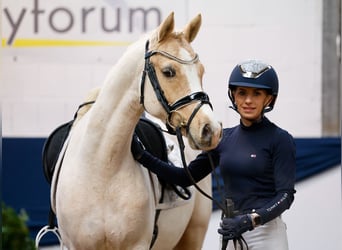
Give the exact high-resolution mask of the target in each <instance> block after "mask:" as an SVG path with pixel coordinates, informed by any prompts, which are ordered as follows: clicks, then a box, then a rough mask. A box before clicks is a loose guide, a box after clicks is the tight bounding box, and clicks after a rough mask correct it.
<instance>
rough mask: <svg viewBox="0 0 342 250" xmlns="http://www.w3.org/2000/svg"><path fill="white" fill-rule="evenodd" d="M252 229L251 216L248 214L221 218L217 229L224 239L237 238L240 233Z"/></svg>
mask: <svg viewBox="0 0 342 250" xmlns="http://www.w3.org/2000/svg"><path fill="white" fill-rule="evenodd" d="M252 229H253V223H252V218H251V216H250V215H248V214H244V215H237V216H235V217H233V218H227V217H225V218H223V219H222V221H221V223H220V228H219V229H218V230H217V231H218V233H219V234H222V236H223V239H224V240H232V239H236V238H239V237H240V236H241V234H243V233H244V232H246V231H248V230H252Z"/></svg>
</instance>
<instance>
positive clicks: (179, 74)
mask: <svg viewBox="0 0 342 250" xmlns="http://www.w3.org/2000/svg"><path fill="white" fill-rule="evenodd" d="M200 26H201V15H200V14H199V15H197V16H196V17H195V18H194V19H193V20H191V21H190V22H189V23H188V24H187V25H186V26H185V27H184V29H183V30H182V31H174V14H173V13H171V14H170V15H169V16H168V17H167V18H166V19H165V20H164V21H163V22H162V23H161V24H160V25H159V27H158V28H157V29H156V30H155V31H154V32H153V33H152V35H151V37H150V39H149V40H148V41H147V42H146V48H145V66H144V71H143V77H142V82H141V98H140V102H141V104H142V105H143V106H144V108H145V110H146V111H147V112H148V113H150V114H151V115H153V116H155V117H157V118H159V119H161V120H162V121H163V122H165V124H166V126H167V127H168V130H169V131H170V132H171V133H175V131H176V130H177V131H180V132H181V133H182V135H184V136H186V137H187V138H188V142H189V145H190V146H191V147H192V148H193V149H200V150H210V149H213V148H215V147H216V146H217V144H218V143H219V141H220V139H221V134H222V124H221V123H220V122H218V121H217V120H216V119H215V117H214V112H213V109H212V105H211V103H210V101H209V97H208V95H207V94H206V93H205V92H204V91H203V86H202V78H203V73H204V67H203V65H202V64H201V62H200V60H199V57H198V55H197V54H196V53H195V52H194V50H193V48H192V47H191V42H192V41H193V40H194V39H195V37H196V35H197V33H198V31H199V29H200Z"/></svg>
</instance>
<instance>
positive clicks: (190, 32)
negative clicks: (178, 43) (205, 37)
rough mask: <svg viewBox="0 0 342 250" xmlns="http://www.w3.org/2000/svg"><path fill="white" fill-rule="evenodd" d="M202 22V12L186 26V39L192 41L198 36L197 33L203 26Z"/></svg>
mask: <svg viewBox="0 0 342 250" xmlns="http://www.w3.org/2000/svg"><path fill="white" fill-rule="evenodd" d="M201 24H202V16H201V14H198V15H197V16H196V17H195V18H194V19H192V20H191V22H189V23H188V24H187V25H186V26H185V28H184V31H183V33H184V36H185V39H186V40H187V41H188V42H189V43H191V42H192V41H193V40H194V39H195V37H196V36H197V33H198V31H199V29H200V27H201Z"/></svg>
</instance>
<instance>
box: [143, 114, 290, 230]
mask: <svg viewBox="0 0 342 250" xmlns="http://www.w3.org/2000/svg"><path fill="white" fill-rule="evenodd" d="M209 153H210V154H211V156H212V159H213V161H214V165H215V167H220V172H221V175H222V178H223V181H224V192H225V197H226V198H231V199H232V200H233V201H234V205H235V209H237V210H238V211H239V212H240V213H250V212H252V211H255V212H256V213H258V214H259V215H260V217H261V222H262V224H264V223H266V222H268V221H270V220H272V219H274V218H276V217H277V216H279V215H281V214H282V213H283V212H284V211H285V210H286V209H288V208H289V207H290V205H291V204H292V202H293V200H294V193H295V192H296V191H295V189H294V183H295V163H296V162H295V144H294V140H293V138H292V136H291V135H290V134H289V133H288V132H287V131H285V130H283V129H281V128H279V127H278V126H276V125H275V124H274V123H272V122H270V121H269V120H268V119H267V118H266V117H264V118H263V119H262V120H261V121H260V122H258V123H255V124H253V125H252V126H249V127H246V126H244V125H243V124H242V123H240V124H239V125H238V126H235V127H232V128H226V129H224V130H223V136H222V140H221V141H220V143H219V145H218V146H217V147H216V148H215V149H214V150H212V151H210V152H209ZM139 162H140V163H141V164H143V165H144V166H145V167H147V168H148V169H149V170H151V171H152V172H154V173H155V174H157V175H158V176H159V177H160V178H161V179H164V180H165V181H168V182H170V183H174V184H176V185H179V186H183V187H185V186H190V185H192V184H193V183H192V182H191V181H190V179H189V178H188V175H187V173H186V172H185V170H184V169H183V168H179V167H175V166H173V165H172V164H171V163H166V162H163V161H161V160H159V159H158V158H155V157H154V156H152V155H151V154H149V153H148V152H144V153H143V154H142V156H141V158H140V159H139ZM188 168H189V171H190V173H191V175H192V177H193V179H194V180H195V181H196V182H197V181H200V180H201V179H203V178H204V177H205V176H207V175H208V174H210V173H211V172H212V170H213V169H212V167H211V164H210V160H209V157H208V153H207V152H202V153H201V154H199V155H198V156H197V157H196V159H194V160H193V161H191V162H190V163H189V166H188Z"/></svg>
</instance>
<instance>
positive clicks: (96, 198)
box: [51, 13, 222, 250]
mask: <svg viewBox="0 0 342 250" xmlns="http://www.w3.org/2000/svg"><path fill="white" fill-rule="evenodd" d="M200 23H201V17H200V15H198V16H197V17H196V18H194V19H193V20H192V21H191V22H190V23H189V24H188V25H187V26H186V27H185V29H184V31H183V32H174V31H173V26H174V19H173V13H171V14H170V15H169V17H168V18H166V20H165V21H164V22H163V23H162V24H161V25H160V26H159V27H158V28H157V29H156V30H155V31H154V32H152V33H151V34H150V36H147V37H145V38H143V39H141V40H139V41H137V42H136V43H134V44H132V45H131V46H130V47H129V48H128V50H127V51H126V53H125V54H124V55H123V56H122V58H121V59H120V60H119V61H118V62H117V64H116V65H115V66H114V67H113V68H112V70H111V71H110V72H109V74H108V76H107V78H106V79H105V82H104V84H103V85H102V86H101V90H100V92H99V93H98V96H97V98H96V102H95V103H94V104H93V106H92V107H91V108H90V109H89V111H88V112H86V113H85V114H84V116H83V117H82V118H81V119H79V120H78V121H77V123H76V124H75V125H74V126H73V128H72V130H71V132H70V134H69V137H68V141H67V142H66V144H65V146H66V151H65V154H64V155H63V156H64V157H60V159H59V161H58V162H57V165H59V164H60V165H61V167H60V171H55V174H54V176H53V183H57V184H56V186H55V187H53V188H52V190H51V201H52V207H53V209H54V211H55V213H56V216H57V220H58V226H59V230H60V233H61V237H62V240H63V243H64V244H65V245H66V246H67V248H68V249H69V250H76V249H77V250H88V249H89V250H90V249H91V250H94V249H96V250H102V249H103V250H105V249H106V250H107V249H127V250H138V249H143V250H146V249H149V247H150V244H151V239H152V234H153V228H154V219H155V210H156V206H157V205H158V204H156V202H155V198H154V196H153V193H154V192H155V191H154V188H153V185H151V178H150V176H151V173H149V172H148V171H147V170H146V168H144V167H140V166H139V163H138V162H136V161H135V160H134V159H133V157H132V154H131V151H130V148H131V138H132V135H133V132H134V128H135V125H136V124H137V122H138V120H139V117H140V116H141V114H142V113H143V111H144V108H145V110H146V111H147V112H148V113H149V114H151V115H152V116H154V117H156V118H158V119H160V120H161V121H164V122H165V121H167V120H168V121H169V122H170V124H171V123H172V125H173V126H175V127H176V126H180V124H181V123H184V122H187V120H188V117H189V116H190V115H191V113H192V112H193V110H194V107H196V105H197V102H196V100H195V101H194V102H193V103H190V104H189V105H188V104H187V105H185V106H182V107H181V108H180V109H179V110H177V111H176V113H177V115H174V116H172V117H171V118H170V117H169V118H168V114H167V113H166V111H165V110H164V109H163V107H162V105H161V104H160V103H159V101H158V100H157V98H156V95H155V93H154V91H153V88H152V86H151V84H150V80H149V79H148V77H147V76H146V83H145V87H144V90H143V91H144V93H141V89H140V84H141V74H142V73H141V72H142V71H143V69H144V53H145V42H146V40H147V39H149V41H150V48H149V49H150V50H160V51H166V52H167V53H169V54H171V55H173V56H175V57H177V58H181V59H182V60H190V59H191V58H193V57H194V52H193V50H192V48H191V47H190V45H189V43H190V42H191V41H192V40H193V39H194V38H195V36H196V34H197V32H198V30H199V27H200ZM150 60H151V62H152V64H153V65H154V68H155V71H156V75H157V77H158V80H159V83H160V86H161V88H162V89H163V91H164V94H165V97H166V98H167V99H168V100H169V101H170V103H174V102H176V101H177V100H178V99H180V98H182V97H183V96H186V95H189V94H191V93H193V92H198V91H202V85H201V84H202V83H201V80H202V74H203V67H202V65H201V64H200V62H199V61H198V62H196V63H194V64H191V65H190V64H185V65H183V64H181V63H179V62H177V61H174V60H172V59H170V58H167V57H165V56H163V55H159V54H158V55H157V54H156V55H153V56H151V58H150ZM167 71H170V72H167ZM174 73H175V74H176V76H175V77H174V76H172V74H174ZM163 74H164V75H163ZM170 74H171V76H170ZM142 94H144V103H143V105H142V103H140V96H141V95H142ZM221 130H222V128H221V124H220V123H219V122H217V121H216V120H215V119H214V115H213V112H212V110H211V108H210V106H209V105H203V106H201V107H200V109H199V111H198V112H197V113H196V115H195V116H194V118H193V121H192V122H191V124H190V128H189V131H188V133H191V140H189V144H190V146H191V147H193V148H199V149H202V150H208V149H211V148H214V147H215V146H216V145H217V144H218V142H219V139H220V135H221ZM208 131H209V132H208ZM182 132H183V133H184V135H186V136H187V134H186V133H187V132H186V131H185V129H182ZM56 172H59V174H56ZM152 176H153V175H152ZM153 178H155V176H154V177H153ZM201 185H202V188H203V189H204V190H206V191H207V192H208V193H209V194H210V193H211V182H210V177H209V178H207V179H205V180H203V181H202V184H201ZM205 199H206V198H204V197H200V196H199V195H198V194H194V195H193V196H192V198H191V199H190V201H189V202H188V203H187V204H186V205H183V206H180V207H176V208H173V209H168V210H163V211H162V212H161V214H160V217H159V219H158V226H159V234H158V238H157V240H156V242H155V244H154V246H153V249H165V250H167V249H201V246H202V243H203V239H204V235H205V232H206V229H207V225H208V221H209V217H210V212H211V202H210V200H205Z"/></svg>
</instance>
